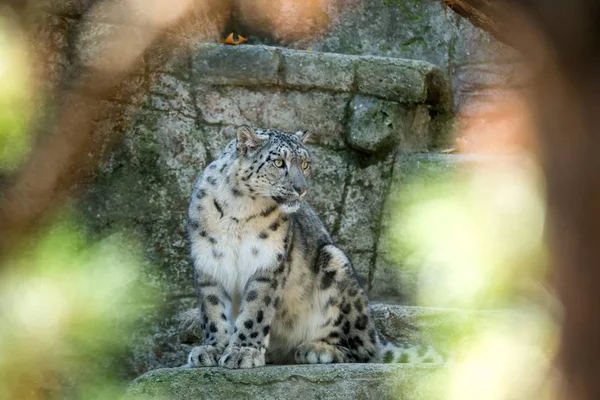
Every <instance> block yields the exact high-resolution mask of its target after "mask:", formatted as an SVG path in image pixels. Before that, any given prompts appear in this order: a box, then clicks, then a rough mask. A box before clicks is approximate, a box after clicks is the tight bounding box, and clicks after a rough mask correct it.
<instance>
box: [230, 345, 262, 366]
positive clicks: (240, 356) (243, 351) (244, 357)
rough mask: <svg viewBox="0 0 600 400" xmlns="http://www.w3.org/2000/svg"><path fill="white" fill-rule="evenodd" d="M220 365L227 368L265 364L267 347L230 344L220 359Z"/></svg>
mask: <svg viewBox="0 0 600 400" xmlns="http://www.w3.org/2000/svg"><path fill="white" fill-rule="evenodd" d="M219 365H220V366H222V367H226V368H254V367H262V366H263V365H265V349H264V348H260V349H255V348H254V347H237V346H230V347H227V348H226V349H225V352H224V353H223V355H222V356H221V358H220V359H219Z"/></svg>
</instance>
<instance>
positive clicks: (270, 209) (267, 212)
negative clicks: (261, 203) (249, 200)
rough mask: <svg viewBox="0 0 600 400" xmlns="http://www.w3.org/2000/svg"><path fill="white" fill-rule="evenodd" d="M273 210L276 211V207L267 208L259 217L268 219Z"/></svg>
mask: <svg viewBox="0 0 600 400" xmlns="http://www.w3.org/2000/svg"><path fill="white" fill-rule="evenodd" d="M275 210H277V206H270V207H269V208H267V209H266V210H263V211H261V213H260V216H261V217H268V216H269V215H271V214H272V213H273V212H274V211H275Z"/></svg>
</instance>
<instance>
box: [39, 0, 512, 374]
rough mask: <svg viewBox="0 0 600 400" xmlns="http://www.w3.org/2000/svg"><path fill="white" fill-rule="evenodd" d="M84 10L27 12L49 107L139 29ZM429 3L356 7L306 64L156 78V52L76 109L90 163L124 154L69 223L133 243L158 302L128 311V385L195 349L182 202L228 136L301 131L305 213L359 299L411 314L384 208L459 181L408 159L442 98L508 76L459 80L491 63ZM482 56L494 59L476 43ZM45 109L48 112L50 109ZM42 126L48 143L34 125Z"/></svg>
mask: <svg viewBox="0 0 600 400" xmlns="http://www.w3.org/2000/svg"><path fill="white" fill-rule="evenodd" d="M92 3H93V2H92V1H90V0H70V1H68V2H59V1H56V0H44V1H43V2H39V6H40V9H42V10H43V11H42V12H41V14H40V16H38V17H36V18H38V19H36V20H35V23H34V24H35V25H36V29H35V32H34V34H33V35H32V40H31V41H32V45H33V46H34V49H36V51H39V52H40V54H42V55H43V56H44V60H46V61H47V64H46V65H43V66H36V69H37V68H38V67H39V68H40V69H44V70H45V73H46V75H40V76H39V78H38V79H44V81H43V82H42V86H43V87H44V88H46V89H47V90H48V91H49V92H50V91H51V90H52V89H55V88H56V87H60V88H61V89H63V90H64V89H65V88H68V87H69V86H68V85H69V82H64V80H65V79H67V78H68V77H72V76H74V75H75V74H74V72H73V71H74V69H75V68H79V67H82V66H88V67H89V66H92V67H95V68H110V65H111V63H112V62H113V61H115V60H109V59H102V58H101V57H100V58H99V57H98V55H99V54H100V53H99V49H100V48H102V44H103V43H102V40H104V39H105V38H106V37H110V35H111V34H112V33H114V32H115V31H116V30H118V31H120V32H125V31H128V32H130V33H131V37H132V38H136V37H138V34H139V32H138V28H139V27H136V26H121V25H119V24H118V22H115V23H114V24H113V23H112V22H114V21H112V22H111V21H110V20H109V19H106V18H102V16H98V18H96V20H92V19H90V18H87V17H85V12H86V10H88V8H89V7H91V5H92ZM434 3H435V2H422V1H421V0H406V1H404V0H403V1H400V0H398V1H396V0H394V1H387V0H386V1H381V0H366V1H364V2H353V3H352V5H350V6H349V7H348V9H347V10H346V12H345V13H343V15H344V16H342V18H341V19H340V20H339V21H337V22H336V24H337V25H335V26H334V27H333V29H332V30H331V31H330V33H329V34H327V35H326V36H324V37H323V38H322V40H321V41H320V42H318V43H315V45H314V46H313V50H319V51H298V50H294V49H291V48H281V47H272V46H247V45H246V46H222V45H217V44H209V45H197V46H193V47H191V48H189V49H185V50H184V51H180V52H178V53H177V55H178V57H175V56H173V57H171V58H169V59H168V60H167V62H165V61H164V57H160V55H161V54H163V53H164V52H166V53H168V51H167V49H164V48H157V49H154V51H153V52H150V53H149V54H147V55H146V56H145V57H144V60H143V62H142V63H141V66H140V70H139V71H137V72H136V73H134V74H132V76H130V77H129V78H128V79H127V81H126V82H125V83H124V84H123V85H121V86H120V87H119V88H118V90H117V91H116V92H115V93H114V94H113V95H111V97H110V98H108V99H92V98H85V99H82V101H81V103H82V104H84V105H90V104H92V103H97V102H102V103H103V104H107V105H108V106H109V108H110V113H109V115H108V116H107V117H106V118H104V119H102V120H98V121H94V126H95V127H96V132H95V133H96V135H95V140H97V141H98V146H102V149H103V152H107V149H108V147H106V146H105V144H104V143H103V142H102V141H101V138H102V137H104V136H106V135H107V133H108V132H114V131H117V132H119V133H121V135H120V138H121V140H120V142H119V143H118V144H117V146H116V148H115V151H114V152H113V153H111V155H110V157H108V158H107V159H106V160H105V162H104V163H103V164H102V165H101V168H100V170H99V172H98V174H97V176H96V177H95V180H94V181H93V182H88V183H86V184H85V185H82V187H79V188H78V189H80V191H79V193H82V201H81V202H80V203H79V207H78V212H79V216H80V217H81V220H83V221H85V222H86V224H87V225H88V227H89V228H90V232H91V235H92V236H93V237H102V236H104V235H107V234H110V233H112V232H114V231H119V230H126V231H127V232H129V233H130V234H131V235H134V236H135V237H136V238H138V240H139V242H140V243H141V245H142V247H143V249H144V255H145V259H144V265H143V275H142V277H141V278H140V286H141V287H147V288H149V289H154V290H156V291H158V292H159V293H160V294H161V303H160V304H158V305H152V306H151V305H148V304H144V305H141V307H142V308H144V310H145V311H146V316H145V317H144V319H143V320H142V321H140V322H139V324H138V328H139V329H138V330H137V331H136V332H134V333H133V335H132V338H131V345H130V348H131V353H132V355H131V357H130V361H129V362H130V364H131V365H130V372H131V374H132V375H137V374H140V373H143V372H145V371H147V370H150V369H154V368H159V367H165V366H177V365H181V364H183V363H184V360H185V355H186V353H187V351H188V350H189V346H190V345H191V344H192V342H191V341H190V339H189V338H188V337H185V335H181V332H180V331H179V329H178V323H179V321H178V316H179V315H180V314H181V313H182V312H184V311H186V310H189V309H190V308H192V307H193V305H194V302H195V300H194V294H193V293H194V289H193V277H192V276H193V275H192V268H191V264H190V262H189V257H188V249H187V244H186V239H185V229H184V221H185V215H186V209H187V205H188V197H189V194H190V192H191V187H192V184H193V182H194V180H195V179H196V176H197V174H198V173H199V172H200V171H201V170H202V169H203V168H204V167H205V166H206V165H207V164H208V163H209V162H210V161H211V160H212V159H214V158H215V157H217V156H218V153H219V152H220V150H221V148H222V147H223V146H224V145H225V144H226V143H227V142H228V141H229V140H231V139H232V138H233V127H234V126H235V125H237V124H241V123H248V124H251V125H254V126H257V127H270V128H278V129H282V130H285V131H296V130H299V129H308V130H310V131H311V133H312V139H311V141H310V144H309V146H310V150H311V151H312V152H313V154H314V168H313V174H312V176H311V178H310V184H311V190H310V200H309V201H310V202H311V204H312V205H313V206H314V208H315V209H316V211H317V212H318V213H319V215H320V216H321V218H322V219H323V220H324V222H325V224H326V226H327V227H328V229H329V230H330V232H331V233H332V235H333V237H334V238H335V240H336V241H337V242H338V243H340V245H342V246H343V248H344V249H345V250H346V251H347V252H348V254H349V255H350V258H351V259H352V261H353V264H354V266H355V268H356V270H357V272H358V276H359V279H360V281H361V283H362V284H363V286H364V287H365V289H366V290H367V291H368V292H369V295H370V297H371V299H373V300H375V301H377V300H381V301H395V302H403V303H408V304H410V303H411V301H412V299H413V298H414V294H415V291H416V289H417V287H418V281H419V277H418V274H417V272H415V271H412V270H411V271H407V270H405V269H404V268H403V265H402V262H399V261H398V260H397V259H395V258H394V257H392V254H391V252H390V250H389V249H388V248H387V246H386V243H385V236H386V235H385V231H386V229H387V227H388V225H389V221H390V219H391V218H390V216H391V215H392V214H391V213H390V212H389V209H390V208H393V207H392V205H391V204H392V203H393V202H392V201H391V200H390V198H392V199H393V198H398V197H402V196H405V195H407V194H406V193H404V192H403V191H402V189H403V188H404V187H405V185H406V183H407V182H410V181H411V180H413V179H421V180H424V181H427V182H428V181H430V180H431V181H433V180H435V179H438V177H443V176H448V173H449V171H451V170H454V169H456V168H457V167H458V166H459V165H461V163H456V162H453V161H452V160H456V159H459V158H460V157H454V156H441V157H438V158H435V157H429V156H423V155H418V154H414V153H415V152H420V151H427V150H431V148H432V144H434V143H439V142H440V141H441V142H443V138H444V137H445V136H444V135H443V134H440V132H442V133H443V131H442V130H440V129H439V127H440V126H445V125H444V123H445V122H446V121H447V120H448V119H449V118H450V116H449V114H448V111H449V110H450V105H449V100H450V99H449V93H450V88H451V86H450V83H452V84H453V85H454V93H455V94H456V93H463V92H461V91H460V90H462V89H460V88H467V89H468V91H466V92H465V93H467V92H468V93H471V92H473V91H476V90H477V85H474V86H468V84H469V83H470V82H471V83H473V82H488V81H489V80H494V82H497V83H501V82H504V81H503V79H504V78H503V77H505V76H506V74H505V73H500V72H502V71H500V72H498V73H496V72H495V71H496V69H494V68H491V69H479V70H477V69H473V68H471V67H470V65H471V64H469V63H470V62H471V60H475V61H474V62H475V63H478V65H479V64H482V63H483V64H485V65H488V66H489V65H490V60H493V59H494V58H493V57H494V56H495V53H496V50H493V51H488V53H485V54H484V53H482V52H481V51H479V49H476V50H477V51H476V52H472V50H473V46H472V43H479V42H478V41H477V40H471V39H473V37H477V38H483V37H485V35H483V34H482V33H481V32H479V31H477V30H474V28H473V27H472V26H469V25H468V23H466V22H465V21H462V20H460V19H458V18H457V17H456V16H455V15H454V14H452V12H450V11H449V12H448V15H445V14H443V10H441V9H440V8H439V7H438V5H437V4H434ZM98 21H102V23H99V22H98ZM456 29H460V35H458V34H457V31H456ZM486 41H487V42H486ZM480 42H481V43H483V42H486V43H487V44H486V46H487V45H492V46H491V47H492V48H496V47H494V43H493V42H491V41H489V40H488V39H485V40H483V39H482V40H481V41H480ZM290 46H291V47H293V45H290ZM476 47H477V46H476ZM488 47H489V46H488ZM488 47H486V48H488ZM321 51H330V53H323V52H321ZM334 53H338V54H334ZM340 53H346V54H340ZM381 56H392V57H398V56H404V57H410V58H414V59H421V60H424V61H407V60H399V59H397V58H386V57H381ZM117 61H118V60H117ZM426 61H429V62H433V63H434V64H436V65H434V64H431V63H429V62H426ZM459 66H460V67H461V68H460V69H459V68H458V67H459ZM462 66H464V68H462ZM507 70H508V68H507ZM455 71H459V72H460V74H461V75H460V82H459V83H460V85H459V86H456V83H457V82H458V81H457V79H456V76H457V75H456V74H455ZM448 77H451V78H452V80H450V79H447V78H448ZM61 85H62V86H61ZM132 93H133V94H134V96H133V98H135V101H133V100H132V96H129V95H130V94H132ZM468 93H467V94H468ZM90 95H91V96H93V95H94V94H93V93H92V94H90ZM50 99H51V104H52V105H53V106H54V105H55V104H56V105H58V104H59V100H60V96H53V97H52V96H50ZM138 100H139V101H138ZM455 100H456V96H455ZM361 101H362V102H364V103H365V104H370V105H375V106H372V108H373V107H374V108H375V109H376V110H383V111H385V110H401V111H398V112H397V113H395V112H392V111H390V112H389V114H391V115H392V118H390V119H389V120H388V119H387V118H379V119H377V118H376V119H372V118H371V115H370V114H369V113H364V114H363V113H360V112H356V113H354V114H353V113H352V112H351V107H352V105H353V104H354V105H356V104H358V103H360V102H361ZM461 101H462V100H461ZM47 108H48V109H50V110H51V108H50V107H47ZM43 111H44V112H48V113H50V112H49V111H47V110H46V109H44V110H43ZM386 112H387V111H386ZM40 120H42V119H40ZM50 120H51V118H50ZM389 121H393V122H392V124H391V125H390V124H389ZM42 125H44V126H43V128H44V132H48V131H51V130H52V125H51V124H50V123H47V121H46V120H45V119H44V122H43V123H42ZM369 133H371V135H369ZM96 138H98V139H96Z"/></svg>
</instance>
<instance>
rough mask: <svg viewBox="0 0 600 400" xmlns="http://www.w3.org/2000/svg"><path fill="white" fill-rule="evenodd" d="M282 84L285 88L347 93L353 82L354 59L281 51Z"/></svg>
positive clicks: (330, 54) (333, 55)
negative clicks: (317, 89)
mask: <svg viewBox="0 0 600 400" xmlns="http://www.w3.org/2000/svg"><path fill="white" fill-rule="evenodd" d="M281 62H282V71H283V81H284V83H285V84H286V85H288V86H293V87H300V88H305V89H310V88H319V89H328V90H337V91H345V92H348V91H350V90H351V89H352V84H353V83H354V57H349V56H346V55H342V54H333V53H313V52H306V51H292V50H284V51H283V52H282V59H281Z"/></svg>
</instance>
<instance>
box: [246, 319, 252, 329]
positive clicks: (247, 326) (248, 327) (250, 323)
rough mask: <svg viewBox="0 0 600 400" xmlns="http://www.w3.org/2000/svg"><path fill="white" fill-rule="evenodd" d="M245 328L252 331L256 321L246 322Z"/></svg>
mask: <svg viewBox="0 0 600 400" xmlns="http://www.w3.org/2000/svg"><path fill="white" fill-rule="evenodd" d="M244 326H245V327H246V329H252V327H253V326H254V321H252V320H251V319H249V320H247V321H246V322H244Z"/></svg>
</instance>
